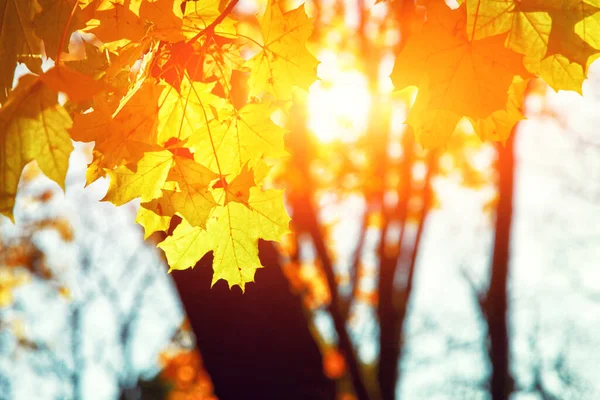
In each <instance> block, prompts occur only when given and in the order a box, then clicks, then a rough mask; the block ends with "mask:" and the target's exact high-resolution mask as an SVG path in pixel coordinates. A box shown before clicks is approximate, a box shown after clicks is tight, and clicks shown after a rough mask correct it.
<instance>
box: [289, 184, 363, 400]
mask: <svg viewBox="0 0 600 400" xmlns="http://www.w3.org/2000/svg"><path fill="white" fill-rule="evenodd" d="M311 194H312V193H311ZM307 197H308V198H307V199H306V201H305V202H303V204H302V205H301V206H300V207H298V204H295V205H296V207H294V210H296V211H299V210H300V209H302V216H303V217H304V218H301V219H300V220H301V221H302V226H303V227H304V229H305V230H306V231H307V232H308V233H309V234H310V235H311V237H312V239H313V244H314V246H315V250H316V252H317V255H318V257H319V259H320V260H321V265H322V267H323V271H324V272H325V278H326V280H327V286H328V288H329V293H330V297H331V300H330V302H329V307H328V310H329V313H330V314H331V317H332V319H333V324H334V326H335V331H336V333H337V336H338V345H339V348H340V350H341V352H342V353H343V354H344V358H345V360H346V364H347V365H348V372H349V374H350V379H351V380H352V385H353V386H354V391H355V394H356V397H357V399H358V400H369V399H370V396H369V392H368V391H367V388H366V386H365V383H364V382H363V379H362V373H361V370H360V365H359V361H358V357H357V356H356V353H355V352H354V348H353V346H352V341H351V340H350V336H349V335H348V330H347V329H346V320H345V316H344V313H343V311H342V310H341V308H340V298H339V292H338V286H337V281H336V278H335V272H334V271H333V263H332V262H331V258H330V257H329V253H328V252H327V247H326V245H325V240H324V238H323V235H322V233H321V229H320V227H319V223H318V221H317V214H316V210H315V209H314V206H313V204H312V199H311V198H310V197H309V196H307Z"/></svg>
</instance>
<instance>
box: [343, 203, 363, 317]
mask: <svg viewBox="0 0 600 400" xmlns="http://www.w3.org/2000/svg"><path fill="white" fill-rule="evenodd" d="M368 220H369V212H368V211H367V210H365V213H364V215H363V219H362V225H361V228H360V235H359V237H358V243H357V244H356V249H355V250H354V255H353V257H352V263H351V264H350V294H349V295H348V297H347V298H346V299H340V301H342V305H341V308H342V314H343V316H344V320H345V321H348V318H349V316H350V307H351V306H352V301H353V300H354V299H355V298H356V295H357V293H358V283H359V281H360V272H361V257H362V252H363V248H364V246H365V238H366V236H367V224H368Z"/></svg>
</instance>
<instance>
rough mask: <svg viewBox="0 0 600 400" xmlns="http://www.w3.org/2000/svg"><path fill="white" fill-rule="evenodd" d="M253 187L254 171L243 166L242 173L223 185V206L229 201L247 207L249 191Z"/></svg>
mask: <svg viewBox="0 0 600 400" xmlns="http://www.w3.org/2000/svg"><path fill="white" fill-rule="evenodd" d="M254 186H255V183H254V171H253V170H252V169H249V168H248V165H244V167H243V168H242V171H241V172H240V174H239V175H238V176H236V177H235V178H234V179H233V180H232V181H231V182H229V183H228V184H226V185H225V187H224V188H223V189H224V190H225V205H227V204H228V203H229V202H231V201H237V202H238V203H242V204H246V205H249V203H248V202H249V200H250V189H251V188H252V187H254Z"/></svg>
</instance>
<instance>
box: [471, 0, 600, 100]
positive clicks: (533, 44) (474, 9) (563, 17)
mask: <svg viewBox="0 0 600 400" xmlns="http://www.w3.org/2000/svg"><path fill="white" fill-rule="evenodd" d="M599 7H600V3H599V2H598V1H596V0H590V1H588V0H567V1H563V0H551V1H543V0H519V1H517V0H504V1H483V0H468V1H467V10H468V17H467V18H468V22H467V25H468V28H467V30H468V31H469V32H470V33H471V35H472V37H473V38H474V39H481V38H485V37H489V36H492V35H497V34H501V33H505V32H509V34H508V36H507V38H506V45H507V47H509V48H511V49H513V50H514V51H517V52H519V53H521V54H526V55H527V59H528V60H527V62H526V64H525V65H526V67H527V68H528V69H529V70H530V71H531V72H533V73H536V74H540V75H541V76H542V77H543V78H544V79H547V78H548V79H547V81H548V83H549V84H550V85H551V86H552V87H553V88H554V89H555V90H558V89H571V90H576V91H578V92H580V93H581V83H582V81H583V78H584V77H585V75H586V73H587V67H588V65H589V64H590V62H591V60H593V59H595V58H597V57H598V54H597V53H598V51H597V49H594V47H593V46H592V44H593V43H595V41H596V40H598V39H597V38H598V37H600V8H599Z"/></svg>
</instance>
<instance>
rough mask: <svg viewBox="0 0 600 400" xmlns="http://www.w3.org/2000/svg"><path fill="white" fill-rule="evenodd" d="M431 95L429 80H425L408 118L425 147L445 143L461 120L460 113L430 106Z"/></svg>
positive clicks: (407, 121)
mask: <svg viewBox="0 0 600 400" xmlns="http://www.w3.org/2000/svg"><path fill="white" fill-rule="evenodd" d="M404 90H405V91H408V90H411V88H407V89H404ZM429 96H430V94H429V91H428V87H427V82H426V81H424V82H422V83H421V85H420V87H419V93H418V95H417V97H416V99H415V103H414V104H413V106H412V107H411V109H410V111H409V113H408V117H407V119H406V123H407V124H408V125H410V126H411V127H412V128H413V132H414V134H415V139H416V140H417V142H418V143H419V144H420V145H421V146H423V148H424V149H434V148H437V147H441V146H443V145H445V144H446V142H448V139H449V138H450V136H452V133H453V132H454V129H455V128H456V124H457V123H458V121H459V120H460V115H458V114H457V113H455V112H453V111H449V110H441V109H431V108H429V107H428V104H429V98H430V97H429Z"/></svg>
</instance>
